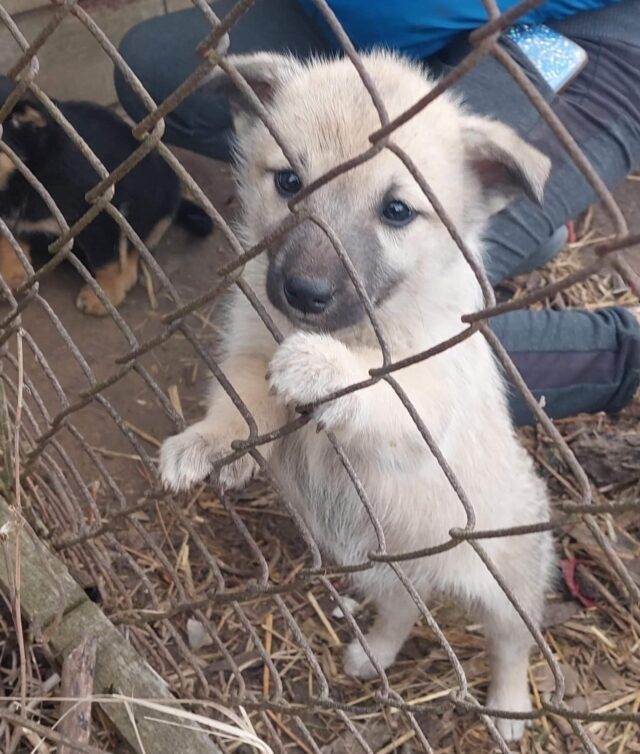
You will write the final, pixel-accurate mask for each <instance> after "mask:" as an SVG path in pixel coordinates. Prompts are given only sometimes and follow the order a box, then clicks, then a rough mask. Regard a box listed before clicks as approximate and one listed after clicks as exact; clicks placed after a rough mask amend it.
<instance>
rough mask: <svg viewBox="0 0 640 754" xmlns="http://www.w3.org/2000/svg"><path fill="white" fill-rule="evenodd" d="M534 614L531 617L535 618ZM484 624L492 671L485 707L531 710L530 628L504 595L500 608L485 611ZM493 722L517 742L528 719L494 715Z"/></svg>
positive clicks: (512, 710)
mask: <svg viewBox="0 0 640 754" xmlns="http://www.w3.org/2000/svg"><path fill="white" fill-rule="evenodd" d="M537 617H538V616H537V615H536V616H534V619H537ZM484 624H485V631H486V634H487V642H488V650H489V666H490V674H491V683H490V685H489V692H488V694H487V707H490V708H493V709H501V710H509V711H510V712H530V711H531V709H532V706H531V698H530V695H529V682H528V677H527V669H528V667H529V652H530V650H531V647H532V645H533V643H534V640H533V637H532V635H531V633H530V631H529V629H528V628H527V627H526V625H525V623H524V622H523V620H522V618H521V617H520V616H519V615H518V614H517V613H516V611H515V609H514V608H513V607H512V606H511V605H510V604H509V603H508V602H507V601H506V598H505V600H504V602H503V603H502V605H501V606H500V607H499V608H498V607H496V609H494V610H487V611H486V612H485V613H484ZM495 724H496V727H497V728H498V730H499V731H500V733H501V734H502V736H503V737H504V738H505V739H506V740H507V741H518V740H519V739H520V738H521V737H522V735H523V733H524V730H525V727H526V725H527V721H526V720H515V719H508V718H496V719H495Z"/></svg>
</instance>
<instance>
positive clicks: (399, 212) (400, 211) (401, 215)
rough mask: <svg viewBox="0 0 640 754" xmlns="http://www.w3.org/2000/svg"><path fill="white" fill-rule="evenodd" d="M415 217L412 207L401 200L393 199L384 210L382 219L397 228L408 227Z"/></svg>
mask: <svg viewBox="0 0 640 754" xmlns="http://www.w3.org/2000/svg"><path fill="white" fill-rule="evenodd" d="M415 216H416V213H415V212H414V211H413V210H412V209H411V207H409V206H408V205H407V204H405V203H404V202H401V201H400V200H399V199H392V200H391V201H390V202H387V204H385V206H384V208H383V210H382V219H383V220H384V222H386V223H388V224H389V225H395V226H397V227H401V226H403V225H408V224H409V223H410V222H411V221H412V220H413V218H414V217H415Z"/></svg>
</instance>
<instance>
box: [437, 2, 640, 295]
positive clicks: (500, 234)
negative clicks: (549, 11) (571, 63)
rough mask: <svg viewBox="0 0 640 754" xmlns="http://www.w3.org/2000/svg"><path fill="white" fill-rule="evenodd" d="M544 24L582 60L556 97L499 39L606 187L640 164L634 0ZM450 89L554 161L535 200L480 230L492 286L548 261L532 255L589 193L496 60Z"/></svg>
mask: <svg viewBox="0 0 640 754" xmlns="http://www.w3.org/2000/svg"><path fill="white" fill-rule="evenodd" d="M550 25H552V26H554V27H555V28H556V29H557V30H558V31H559V32H560V33H562V34H565V35H566V36H568V37H570V38H571V39H573V40H574V41H575V42H577V43H578V44H579V45H581V46H582V47H583V48H584V49H585V50H586V52H587V54H588V58H589V60H588V63H587V66H586V67H585V69H584V70H583V71H582V72H581V73H580V75H579V76H578V77H577V78H576V80H575V81H574V82H573V83H572V84H570V85H569V86H568V87H567V89H566V90H565V91H564V92H562V93H561V94H560V95H556V94H554V92H553V91H552V90H551V89H550V88H549V87H548V85H547V84H546V83H545V82H544V80H543V79H542V78H541V77H540V75H539V74H538V72H537V71H536V70H535V69H533V68H532V67H531V65H530V63H529V62H528V61H527V59H526V58H525V57H524V56H523V55H522V53H520V52H519V50H518V48H516V47H515V45H513V44H512V43H511V42H510V41H508V40H505V41H504V42H503V43H502V44H504V46H505V47H506V48H507V49H508V51H509V52H510V53H511V54H512V55H513V56H514V57H515V58H516V59H517V60H518V62H519V63H520V65H521V68H522V69H523V70H524V72H525V73H526V74H527V76H528V78H529V79H530V80H531V81H532V83H534V85H535V86H536V88H537V89H538V91H539V92H540V93H541V94H542V95H543V96H544V97H545V99H546V100H547V102H549V103H550V104H551V105H552V107H553V109H554V111H555V113H556V114H557V115H558V116H559V117H560V119H561V120H562V121H563V123H564V124H565V125H566V127H567V128H568V130H569V131H570V133H571V134H572V136H573V137H574V139H575V140H576V141H577V142H578V144H579V145H580V146H581V148H582V149H583V150H584V152H585V154H586V156H587V157H588V158H589V160H590V161H591V163H592V164H593V165H594V167H595V168H596V170H597V171H598V173H599V174H600V176H601V177H602V178H603V180H604V181H605V183H606V184H607V185H608V186H614V185H615V184H617V183H619V182H620V181H621V180H623V179H624V178H625V177H626V176H627V175H628V174H629V173H630V172H631V171H632V170H634V169H635V168H637V167H639V166H640V99H638V96H637V92H638V90H640V0H625V2H622V3H620V4H617V5H612V6H609V7H607V8H603V9H601V10H598V11H590V12H583V13H579V14H577V15H575V16H573V17H571V18H568V19H565V20H564V21H562V22H558V23H554V24H550ZM468 50H469V46H468V43H467V42H466V41H465V40H461V41H460V42H458V43H456V44H454V45H451V46H450V47H449V48H447V49H446V50H444V51H443V52H442V53H441V54H439V55H438V59H437V60H436V61H434V64H435V65H436V66H437V68H436V72H437V73H444V72H446V71H448V70H450V68H451V67H452V66H453V65H455V64H456V63H458V62H459V61H460V60H461V59H462V58H463V57H464V55H465V54H466V53H467V52H468ZM431 62H432V61H430V63H431ZM456 90H457V91H458V93H459V94H460V95H461V96H462V99H463V101H464V102H465V103H466V104H467V106H468V107H469V108H470V109H471V110H473V111H474V112H477V113H480V114H483V115H488V116H491V117H493V118H497V119H498V120H501V121H503V122H504V123H507V124H508V125H510V126H511V127H512V128H514V129H515V130H516V131H517V132H518V133H519V134H520V135H521V136H523V138H525V139H526V140H527V141H529V142H530V143H532V144H533V145H534V146H537V147H538V148H540V149H541V150H542V151H543V152H544V153H545V154H547V155H548V156H549V157H550V158H551V160H552V171H551V175H550V178H549V181H548V183H547V185H546V187H545V196H544V201H543V204H542V206H539V205H537V204H535V203H534V202H532V201H531V200H529V199H527V198H526V197H522V198H521V199H519V200H517V201H515V202H513V203H512V204H510V205H509V206H508V207H507V208H505V209H504V210H503V211H502V212H501V213H499V214H498V215H497V216H496V217H495V218H494V220H493V222H492V223H491V225H490V226H489V228H488V230H487V234H486V238H485V264H486V268H487V273H488V275H489V277H490V279H491V280H492V282H494V283H498V282H499V281H501V280H504V279H506V278H508V277H511V276H512V275H514V274H520V273H522V272H525V271H529V270H532V269H535V267H537V266H539V265H540V264H542V263H544V262H546V261H548V255H545V254H544V253H543V254H542V256H540V254H539V252H540V250H541V247H543V246H544V244H545V243H546V242H547V241H548V239H549V238H550V237H551V236H552V234H553V233H554V232H555V231H557V229H558V228H561V227H562V226H563V225H564V224H565V223H567V222H569V221H571V220H573V219H574V218H575V217H576V216H577V215H578V214H579V213H580V212H582V211H583V210H585V209H587V207H588V206H589V205H590V204H592V203H593V202H594V201H595V200H596V196H595V194H594V192H593V190H592V189H591V188H590V186H589V185H588V184H587V182H586V181H585V179H584V178H583V177H582V175H581V173H580V172H579V170H578V169H577V168H576V167H575V166H574V165H573V163H572V161H571V160H570V158H569V157H568V155H567V153H566V152H565V151H564V149H563V148H562V147H561V145H560V144H559V142H558V140H557V138H556V137H555V135H554V134H553V132H552V131H551V128H550V127H549V126H548V125H547V123H546V122H545V121H544V120H543V119H542V118H541V117H540V115H539V113H538V111H537V110H536V109H535V107H534V106H533V105H532V104H531V102H530V101H529V99H528V97H527V96H526V94H525V93H524V92H523V91H522V90H521V89H520V87H519V86H518V85H517V84H516V83H515V82H514V80H513V79H512V78H511V76H510V75H509V73H507V71H506V70H505V69H504V68H503V67H502V66H501V65H500V64H499V63H498V62H497V61H496V60H495V59H493V58H491V57H487V58H484V59H483V60H482V61H481V62H480V63H479V64H478V65H477V66H476V67H475V68H474V69H472V70H471V71H470V72H469V73H467V74H466V75H465V76H463V77H462V79H461V80H460V82H459V83H458V85H457V86H456ZM559 250H560V249H556V251H559ZM545 256H546V257H547V258H545Z"/></svg>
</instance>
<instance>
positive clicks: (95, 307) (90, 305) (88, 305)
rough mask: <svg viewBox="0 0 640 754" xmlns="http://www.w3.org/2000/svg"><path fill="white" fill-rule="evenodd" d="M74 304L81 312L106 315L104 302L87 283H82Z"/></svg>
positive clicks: (100, 315) (98, 315)
mask: <svg viewBox="0 0 640 754" xmlns="http://www.w3.org/2000/svg"><path fill="white" fill-rule="evenodd" d="M76 306H77V307H78V309H80V311H81V312H82V313H83V314H90V315H91V316H92V317H105V316H106V315H107V310H106V308H105V306H104V304H103V303H102V301H100V299H99V298H98V297H97V296H96V294H95V291H94V290H93V288H91V287H90V286H88V285H84V286H82V288H81V289H80V293H78V298H77V299H76Z"/></svg>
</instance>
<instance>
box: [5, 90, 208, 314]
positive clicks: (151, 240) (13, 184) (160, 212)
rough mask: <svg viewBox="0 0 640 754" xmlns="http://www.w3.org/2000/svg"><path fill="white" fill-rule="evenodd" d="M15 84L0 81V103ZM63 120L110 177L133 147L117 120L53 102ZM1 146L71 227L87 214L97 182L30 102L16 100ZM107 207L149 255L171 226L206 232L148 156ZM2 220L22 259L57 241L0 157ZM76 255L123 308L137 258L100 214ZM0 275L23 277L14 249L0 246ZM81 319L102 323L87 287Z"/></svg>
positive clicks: (26, 188)
mask: <svg viewBox="0 0 640 754" xmlns="http://www.w3.org/2000/svg"><path fill="white" fill-rule="evenodd" d="M13 88H14V83H13V82H12V81H10V80H9V79H7V78H4V77H0V102H4V101H5V100H6V98H7V97H8V95H9V94H10V92H11V91H12V90H13ZM56 105H57V107H58V108H59V109H60V111H61V112H62V114H63V115H64V117H65V118H66V119H67V120H68V121H69V122H70V123H71V125H72V126H73V127H74V128H75V129H76V131H77V132H78V133H79V134H80V136H82V138H83V139H84V140H85V141H86V142H87V144H88V145H89V147H90V148H91V149H92V150H93V152H94V154H95V155H96V156H97V157H98V158H99V159H100V161H101V162H102V164H103V165H104V166H105V167H106V169H107V170H109V171H112V170H113V169H114V168H115V167H117V166H118V165H119V164H120V163H121V162H122V161H123V160H125V159H126V158H127V157H128V156H129V155H130V154H131V153H132V152H133V151H134V150H135V149H136V147H137V146H138V145H139V143H138V141H137V140H136V139H135V138H134V137H133V136H132V134H131V129H130V127H129V126H128V125H127V124H126V123H125V122H124V121H123V120H122V119H121V118H119V117H118V116H117V115H116V114H115V113H113V112H111V111H110V110H107V109H106V108H104V107H100V106H98V105H94V104H91V103H88V102H56ZM3 126H4V131H3V135H2V140H3V141H4V143H5V144H7V145H8V146H9V147H10V148H11V149H12V150H13V151H14V152H15V153H16V154H17V155H18V156H19V157H20V159H21V160H22V161H23V162H24V163H25V164H26V165H27V166H28V167H29V169H30V170H31V171H32V172H33V173H34V175H35V176H36V177H37V178H38V179H39V180H40V181H41V183H42V184H43V186H44V187H45V188H46V189H47V190H48V191H49V193H50V194H51V196H52V198H53V200H54V201H55V203H56V204H57V206H58V208H59V209H60V211H61V212H62V214H63V216H64V218H65V219H66V221H67V222H68V223H69V225H72V224H73V223H75V222H76V221H77V220H78V219H79V218H80V217H81V216H82V215H83V214H84V213H85V212H86V211H87V210H88V209H89V204H88V203H87V202H86V201H85V198H84V197H85V194H86V193H87V192H88V191H89V190H90V189H91V188H92V187H93V186H95V185H96V184H97V183H98V181H99V177H98V175H97V174H96V171H95V170H94V169H93V168H92V166H91V164H90V163H89V162H88V160H87V159H86V158H85V157H84V156H83V155H82V154H81V152H80V151H79V149H78V148H77V147H76V146H75V145H74V144H73V142H72V141H71V139H70V138H69V137H68V136H67V135H66V133H65V132H64V130H63V128H62V127H61V126H60V125H59V124H58V123H56V122H55V121H54V120H53V119H52V117H51V116H50V115H49V113H48V112H47V110H46V109H45V108H44V107H43V106H42V105H41V104H40V102H39V101H38V100H36V99H35V98H34V97H33V96H32V95H30V94H27V95H26V96H24V97H23V98H21V99H20V100H19V101H18V103H17V104H16V106H15V107H14V108H13V110H12V112H11V113H10V114H9V115H8V116H7V119H6V120H5V122H4V124H3ZM112 202H113V204H114V205H115V206H116V207H117V208H118V209H119V210H120V212H121V213H122V214H123V215H124V216H125V217H126V219H127V220H128V222H129V223H130V224H131V226H132V228H133V229H134V230H135V231H136V233H137V234H138V235H139V236H140V238H142V240H143V241H144V242H145V244H146V245H147V247H148V248H152V247H153V246H154V245H155V244H156V243H157V242H158V240H159V239H160V237H161V236H162V235H163V233H164V231H165V230H166V229H167V228H168V226H169V225H170V224H171V222H172V221H173V220H174V219H175V220H176V221H177V222H179V223H180V224H181V225H183V226H184V227H186V228H187V229H188V230H189V231H191V232H192V233H194V234H195V235H198V236H206V235H208V234H209V233H210V232H211V230H212V227H213V226H212V223H211V220H210V218H209V217H208V215H207V214H206V213H205V212H204V211H203V210H202V209H200V207H198V206H197V205H195V204H194V203H193V202H190V201H188V200H186V199H183V198H181V195H180V184H179V181H178V178H177V176H176V175H175V173H174V172H173V171H172V170H171V168H169V166H168V165H167V164H166V163H165V162H164V160H163V159H162V158H161V157H160V156H159V155H158V154H156V153H155V151H154V152H152V153H150V154H149V155H147V156H146V157H145V158H144V159H143V160H142V161H141V162H140V163H138V165H137V166H136V167H135V168H134V169H133V170H132V171H131V172H130V173H127V175H126V176H125V177H124V178H123V179H122V180H120V181H118V183H117V184H116V187H115V195H114V198H113V200H112ZM0 217H2V219H3V220H4V221H5V222H6V223H7V225H9V227H11V228H12V229H13V232H14V235H15V236H16V238H17V239H18V240H19V242H20V245H21V246H22V248H23V249H24V251H25V253H26V254H27V255H30V251H31V250H32V249H34V248H35V247H36V246H37V247H39V248H40V247H46V246H48V245H49V244H50V243H51V242H52V241H53V240H55V238H56V237H57V236H59V235H60V228H59V226H58V223H57V222H56V221H55V219H54V218H53V217H52V215H51V213H50V212H49V210H48V208H47V206H46V205H45V203H44V201H43V200H42V198H41V197H40V195H39V194H38V192H37V191H36V190H35V189H34V188H32V187H31V185H30V184H29V182H28V181H27V180H26V179H25V178H24V177H23V176H22V174H21V173H20V172H19V171H18V170H17V168H16V167H15V165H14V164H13V162H12V161H11V159H9V157H8V156H7V155H6V154H5V153H3V152H0ZM73 250H74V253H75V254H76V255H77V256H78V257H79V258H80V259H81V261H82V262H83V263H84V264H86V265H87V267H88V268H89V269H90V271H91V273H92V274H93V275H94V276H95V278H96V280H97V282H98V283H99V284H100V286H101V287H102V289H103V290H104V292H105V294H106V295H107V297H108V298H109V300H110V301H111V303H112V304H113V305H114V306H118V305H119V304H121V303H122V301H123V300H124V298H125V296H126V294H127V292H128V291H129V290H131V288H132V287H133V286H134V285H135V284H136V281H137V278H138V253H137V251H136V250H135V249H134V248H133V246H132V245H131V243H130V242H129V241H128V240H127V238H126V237H125V236H124V234H123V233H122V231H121V229H120V228H119V226H118V224H117V223H116V222H115V221H114V220H113V219H112V218H111V217H110V216H109V215H108V214H107V213H105V212H102V213H100V214H99V215H98V216H97V217H96V218H95V219H94V220H93V221H92V222H91V223H90V224H89V225H88V226H87V227H86V228H85V229H84V230H83V231H82V232H81V233H79V234H78V236H77V237H76V239H75V243H74V247H73ZM0 274H2V275H3V277H4V280H5V282H6V283H7V285H9V287H10V288H12V289H15V288H17V287H19V286H20V285H21V284H22V283H23V282H24V280H25V279H26V272H25V270H24V268H23V266H22V264H21V263H20V261H19V259H18V257H17V255H16V254H15V252H14V250H13V249H12V247H11V246H10V245H9V244H8V243H7V242H6V241H4V242H3V243H0ZM77 305H78V308H79V309H80V310H81V311H83V312H86V313H87V314H93V315H103V314H105V313H106V312H105V308H104V306H103V305H102V303H101V302H100V300H99V299H98V298H97V296H96V295H95V294H94V292H93V291H92V290H91V288H90V287H89V286H86V285H85V286H84V287H83V288H82V289H81V291H80V293H79V295H78V298H77Z"/></svg>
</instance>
